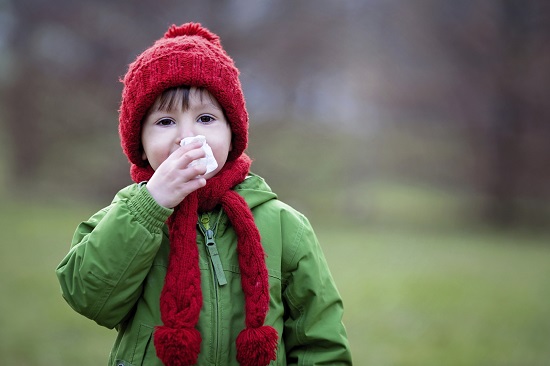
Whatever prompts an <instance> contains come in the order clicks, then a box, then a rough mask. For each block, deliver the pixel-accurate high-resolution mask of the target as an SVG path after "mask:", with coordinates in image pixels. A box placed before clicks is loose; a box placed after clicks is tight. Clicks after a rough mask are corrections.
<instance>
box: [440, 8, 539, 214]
mask: <svg viewBox="0 0 550 366" xmlns="http://www.w3.org/2000/svg"><path fill="white" fill-rule="evenodd" d="M439 10H440V11H442V13H439V14H440V16H438V17H436V18H435V19H438V20H439V22H436V23H435V28H434V31H435V32H436V33H437V34H438V36H439V37H440V40H441V41H442V42H441V46H442V47H444V48H445V49H447V50H448V51H449V52H450V53H449V57H451V58H452V63H453V65H454V67H455V68H456V72H455V75H456V76H455V81H454V83H453V85H454V92H453V95H454V97H456V98H457V100H458V102H457V104H456V108H455V109H452V110H451V112H454V113H456V115H457V116H458V120H459V121H461V122H463V123H465V124H466V125H467V126H468V128H467V131H468V133H469V136H470V138H469V140H470V141H471V143H472V146H473V147H474V149H475V154H476V156H477V161H478V164H477V171H475V172H473V174H472V177H474V178H476V177H477V178H478V179H479V181H478V182H479V184H480V187H481V192H482V193H484V194H485V195H486V197H487V198H488V199H487V201H486V202H487V203H486V207H485V208H484V210H483V212H484V213H485V215H486V219H488V220H489V221H490V222H492V223H494V224H497V225H509V224H514V223H517V222H518V221H519V220H521V219H523V218H525V217H522V215H525V214H526V212H522V208H521V207H520V206H518V205H519V204H520V202H522V200H525V199H529V198H534V197H542V196H546V197H548V195H549V193H550V191H549V189H548V181H549V180H550V175H549V172H550V170H549V169H548V168H549V161H550V159H549V156H550V144H548V143H547V142H546V141H544V140H546V139H544V138H541V137H542V136H547V137H548V136H549V132H550V124H549V120H548V116H549V113H550V112H549V111H550V104H549V103H548V102H547V101H546V99H547V97H545V96H547V95H549V92H550V90H549V88H550V71H549V70H550V68H549V66H548V65H550V62H549V61H550V60H549V52H550V49H549V45H550V32H549V26H548V17H549V16H550V12H549V11H550V8H549V6H548V3H547V2H546V1H544V0H533V1H529V2H519V1H515V0H503V1H487V2H483V3H479V2H476V1H461V2H443V3H441V7H440V8H439ZM445 13H446V14H447V15H446V16H441V15H442V14H445ZM535 111H536V112H535ZM536 217H537V212H534V213H532V215H529V218H530V219H531V220H532V219H535V218H536ZM542 222H544V219H543V221H542Z"/></svg>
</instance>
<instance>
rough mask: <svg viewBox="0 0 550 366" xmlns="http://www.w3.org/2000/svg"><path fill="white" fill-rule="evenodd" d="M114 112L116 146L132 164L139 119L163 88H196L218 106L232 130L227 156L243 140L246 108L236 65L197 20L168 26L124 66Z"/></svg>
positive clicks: (136, 158)
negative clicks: (205, 91) (120, 96)
mask: <svg viewBox="0 0 550 366" xmlns="http://www.w3.org/2000/svg"><path fill="white" fill-rule="evenodd" d="M122 82H123V84H124V87H123V90H122V100H121V103H120V111H119V112H120V113H119V134H120V139H121V145H122V149H123V151H124V153H125V154H126V156H127V157H128V160H129V161H130V163H132V164H133V165H137V166H139V167H145V166H146V164H147V163H146V162H144V161H143V160H142V158H141V157H142V146H141V123H142V120H143V118H144V117H145V115H146V113H147V111H148V110H149V108H150V107H151V106H152V105H153V103H154V101H155V99H156V98H157V97H158V96H159V95H161V94H162V92H163V91H165V90H166V89H169V88H174V87H179V86H184V85H185V86H191V87H200V88H205V89H206V90H208V91H209V92H210V93H211V94H212V95H213V96H214V97H215V98H216V100H217V101H218V103H220V105H221V106H222V108H223V110H224V112H225V114H226V116H227V119H228V122H229V125H230V126H231V133H232V147H233V149H232V150H231V151H230V152H229V156H228V161H231V160H235V159H236V158H238V157H239V156H240V155H241V154H242V153H243V152H244V151H245V150H246V147H247V145H248V113H247V111H246V104H245V100H244V95H243V92H242V87H241V83H240V80H239V70H238V69H237V68H236V67H235V63H234V62H233V59H231V57H229V55H228V54H227V53H226V52H225V50H224V49H223V48H222V45H221V42H220V38H219V37H218V36H217V35H215V34H214V33H212V32H211V31H209V30H208V29H206V28H204V27H202V26H201V25H200V24H198V23H186V24H183V25H181V26H175V25H172V26H171V27H170V28H169V29H168V31H167V32H166V33H165V34H164V37H162V38H160V39H159V40H157V41H156V42H155V43H154V44H153V45H152V46H151V47H149V48H148V49H146V50H145V51H143V53H141V54H140V55H139V56H138V57H137V58H136V60H135V61H134V62H132V63H131V64H130V65H129V66H128V71H127V73H126V75H125V76H124V78H123V79H122Z"/></svg>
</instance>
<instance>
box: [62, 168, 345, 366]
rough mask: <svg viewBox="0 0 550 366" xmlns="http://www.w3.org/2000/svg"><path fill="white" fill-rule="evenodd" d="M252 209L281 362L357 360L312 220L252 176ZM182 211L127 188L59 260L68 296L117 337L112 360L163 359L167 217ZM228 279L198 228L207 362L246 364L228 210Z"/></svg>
mask: <svg viewBox="0 0 550 366" xmlns="http://www.w3.org/2000/svg"><path fill="white" fill-rule="evenodd" d="M235 190H236V191H237V192H238V193H239V194H240V195H242V196H243V197H244V198H245V200H246V202H247V204H248V205H249V206H250V208H251V209H252V213H253V215H254V219H255V222H256V225H257V226H258V229H259V231H260V234H261V237H262V245H263V246H264V249H265V252H266V254H267V258H266V265H267V268H268V273H269V285H270V295H271V299H270V308H269V312H268V314H267V318H266V321H265V324H266V325H271V326H273V327H274V328H275V329H276V330H277V332H278V333H279V346H278V350H277V360H276V361H274V362H272V363H271V364H272V365H349V364H351V355H350V350H349V344H348V341H347V336H346V331H345V329H344V326H343V324H342V321H341V319H342V312H343V308H342V301H341V298H340V295H339V293H338V291H337V289H336V286H335V284H334V281H333V279H332V277H331V274H330V271H329V269H328V266H327V263H326V261H325V258H324V255H323V253H322V251H321V248H320V246H319V244H318V242H317V239H316V237H315V234H314V232H313V230H312V228H311V226H310V224H309V222H308V221H307V219H306V218H305V217H304V216H303V215H301V214H300V213H298V212H297V211H295V210H294V209H292V208H291V207H289V206H288V205H285V204H284V203H282V202H281V201H279V200H278V199H277V196H276V195H275V194H274V193H273V192H272V191H271V189H270V188H269V187H268V186H267V184H266V183H265V182H264V180H263V179H262V178H260V177H258V176H256V175H250V176H249V177H247V179H245V181H244V182H243V183H241V184H240V185H238V186H237V187H235ZM172 212H173V210H171V209H166V208H164V207H161V206H159V205H158V204H157V203H156V202H155V201H154V199H153V198H152V197H151V196H150V194H149V193H148V191H147V189H146V187H145V186H144V184H133V185H131V186H128V187H126V188H125V189H123V190H121V191H120V192H119V193H118V194H117V195H116V197H115V199H114V200H113V202H112V204H111V205H110V206H109V207H107V208H105V209H103V210H101V211H99V212H98V213H96V214H95V215H94V216H92V217H91V218H90V219H89V220H88V221H86V222H83V223H82V224H80V225H79V227H78V228H77V230H76V232H75V234H74V238H73V240H72V244H71V249H70V251H69V253H68V254H67V255H66V257H65V258H64V259H63V261H62V262H61V263H60V264H59V266H58V268H57V271H56V273H57V277H58V279H59V282H60V284H61V290H62V294H63V297H64V298H65V300H66V301H67V302H68V303H69V305H70V306H71V307H72V308H73V309H74V310H76V311H77V312H79V313H80V314H82V315H84V316H86V317H88V318H90V319H92V320H94V321H96V322H97V323H98V324H100V325H102V326H105V327H107V328H116V330H117V331H118V337H117V339H116V341H115V344H114V346H113V349H112V351H111V355H110V360H109V365H134V366H137V365H147V366H153V365H162V363H161V361H160V360H159V359H158V358H157V356H156V352H155V349H154V344H153V340H152V337H153V332H154V327H155V326H157V325H160V324H162V322H161V319H160V310H159V298H160V293H161V290H162V287H163V283H164V277H165V275H166V269H167V265H168V253H169V240H168V228H167V226H166V224H165V222H166V220H167V218H168V217H169V216H170V214H171V213H172ZM208 217H209V218H210V222H211V223H213V224H214V223H216V222H217V225H216V227H215V238H214V239H215V242H216V246H217V249H218V251H219V256H220V258H221V262H222V267H223V272H224V274H225V277H226V279H227V284H226V285H223V286H220V285H218V282H217V280H216V276H215V272H214V269H213V265H212V261H211V259H210V257H209V255H208V252H207V250H206V247H205V239H204V235H203V234H202V232H201V230H199V229H200V228H198V229H197V245H198V246H199V255H200V259H199V267H200V270H201V288H202V294H203V306H202V310H201V314H200V318H199V323H198V326H197V327H198V330H199V331H200V333H201V335H202V342H201V353H200V355H199V360H198V363H197V364H198V365H237V364H238V363H237V361H236V348H235V339H236V337H237V335H238V334H239V332H240V331H241V330H242V329H243V328H244V309H243V307H244V296H243V293H242V289H241V283H240V276H239V264H238V259H237V254H236V236H235V232H234V231H233V228H232V227H231V225H230V224H229V222H228V220H227V217H226V216H225V215H224V214H223V212H222V213H221V215H218V214H217V213H209V214H208Z"/></svg>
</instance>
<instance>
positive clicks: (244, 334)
mask: <svg viewBox="0 0 550 366" xmlns="http://www.w3.org/2000/svg"><path fill="white" fill-rule="evenodd" d="M278 338H279V337H278V335H277V331H276V330H275V328H273V327H270V326H269V325H263V326H261V327H258V328H246V329H243V330H242V331H241V333H239V335H238V336H237V361H239V364H240V365H241V366H265V365H267V364H269V363H270V362H271V361H274V360H275V359H276V358H277V341H278Z"/></svg>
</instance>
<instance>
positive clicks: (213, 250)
mask: <svg viewBox="0 0 550 366" xmlns="http://www.w3.org/2000/svg"><path fill="white" fill-rule="evenodd" d="M220 214H221V211H220ZM219 220H220V215H218V218H217V220H216V222H214V224H213V226H212V228H210V215H209V214H207V213H204V214H202V215H201V217H200V218H199V228H200V230H201V232H202V234H203V235H204V240H205V245H206V249H207V250H206V252H207V253H208V256H209V257H210V260H211V262H212V268H213V271H214V275H215V277H216V280H217V283H218V285H219V286H223V285H225V284H227V280H226V278H225V274H224V272H223V267H222V262H221V260H220V255H219V253H218V248H217V247H216V241H215V239H214V238H215V235H216V231H215V230H216V228H217V226H218V221H219ZM216 280H215V279H212V282H213V285H214V295H215V297H216V303H215V304H216V305H215V311H216V314H215V328H216V339H215V343H216V349H215V350H214V362H215V364H216V365H217V364H219V363H218V361H219V360H218V357H219V352H218V351H219V348H220V337H219V334H220V333H219V332H220V329H219V326H220V325H219V324H220V319H219V310H218V304H219V298H218V297H219V292H218V286H216Z"/></svg>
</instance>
